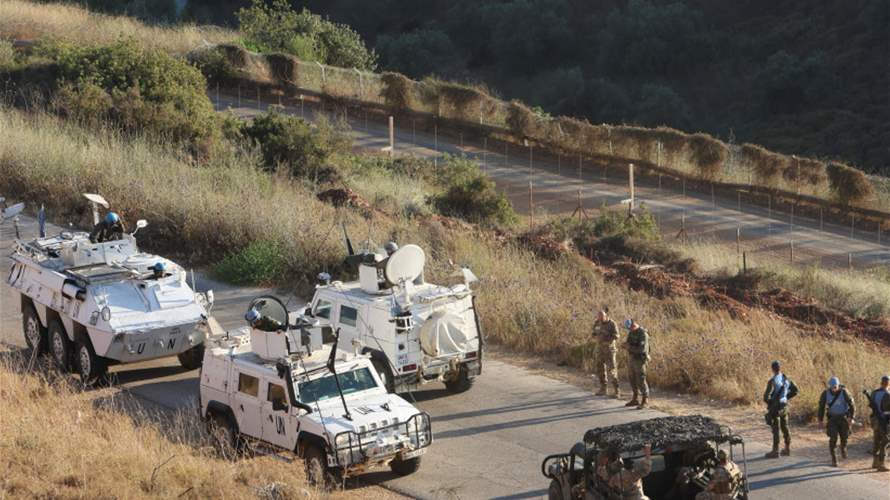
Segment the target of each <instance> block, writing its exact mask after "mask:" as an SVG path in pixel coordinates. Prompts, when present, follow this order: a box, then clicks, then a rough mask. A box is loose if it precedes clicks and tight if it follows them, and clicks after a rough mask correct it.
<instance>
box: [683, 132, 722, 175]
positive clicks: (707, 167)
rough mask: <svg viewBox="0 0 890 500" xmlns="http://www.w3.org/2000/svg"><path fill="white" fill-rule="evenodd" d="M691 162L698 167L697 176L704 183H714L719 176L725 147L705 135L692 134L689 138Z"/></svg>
mask: <svg viewBox="0 0 890 500" xmlns="http://www.w3.org/2000/svg"><path fill="white" fill-rule="evenodd" d="M689 148H690V149H691V150H692V161H694V162H695V165H696V167H698V172H699V176H700V177H701V179H703V180H706V181H714V180H716V179H717V176H718V175H719V174H720V169H721V167H723V162H724V161H726V156H727V154H728V150H727V149H726V145H724V144H723V143H722V142H720V141H718V140H716V139H714V138H713V137H711V136H709V135H707V134H700V133H699V134H693V135H692V136H691V137H690V138H689Z"/></svg>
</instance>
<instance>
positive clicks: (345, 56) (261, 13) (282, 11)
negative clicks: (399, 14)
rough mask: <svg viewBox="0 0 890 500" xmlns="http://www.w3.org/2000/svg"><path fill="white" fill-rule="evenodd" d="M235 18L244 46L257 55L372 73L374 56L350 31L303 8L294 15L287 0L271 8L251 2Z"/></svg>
mask: <svg viewBox="0 0 890 500" xmlns="http://www.w3.org/2000/svg"><path fill="white" fill-rule="evenodd" d="M237 17H238V24H239V29H240V30H241V32H242V33H244V44H245V46H247V47H248V48H250V49H252V50H255V51H257V52H285V53H288V54H293V55H295V56H297V57H299V58H300V59H303V60H306V61H317V62H320V63H324V64H331V65H333V66H341V67H344V68H359V69H364V70H373V69H374V68H375V67H376V66H377V54H375V53H374V51H373V50H368V48H367V47H366V46H365V43H364V42H363V41H362V39H361V36H360V35H359V34H358V33H357V32H355V31H354V30H353V29H352V28H350V27H349V26H347V25H345V24H337V23H334V22H331V21H328V20H326V19H323V18H322V17H321V16H318V15H315V14H313V13H311V12H309V10H308V9H305V8H304V9H303V10H302V11H300V12H296V11H295V10H293V8H291V5H290V3H289V2H288V1H287V0H272V2H271V3H270V4H266V2H264V1H263V0H252V2H251V5H250V7H246V8H242V9H240V10H239V11H238V13H237Z"/></svg>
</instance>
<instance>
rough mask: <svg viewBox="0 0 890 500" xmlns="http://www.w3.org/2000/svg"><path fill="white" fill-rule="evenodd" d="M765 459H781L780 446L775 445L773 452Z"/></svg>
mask: <svg viewBox="0 0 890 500" xmlns="http://www.w3.org/2000/svg"><path fill="white" fill-rule="evenodd" d="M763 458H779V445H773V451H771V452H769V453H767V454H766V455H764V456H763Z"/></svg>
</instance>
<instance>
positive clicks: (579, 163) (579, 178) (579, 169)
mask: <svg viewBox="0 0 890 500" xmlns="http://www.w3.org/2000/svg"><path fill="white" fill-rule="evenodd" d="M578 182H582V180H581V153H578Z"/></svg>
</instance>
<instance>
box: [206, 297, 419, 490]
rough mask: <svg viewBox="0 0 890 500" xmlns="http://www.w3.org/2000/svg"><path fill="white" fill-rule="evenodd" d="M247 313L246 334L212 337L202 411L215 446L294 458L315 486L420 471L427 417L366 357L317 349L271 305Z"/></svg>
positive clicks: (260, 301) (316, 342)
mask: <svg viewBox="0 0 890 500" xmlns="http://www.w3.org/2000/svg"><path fill="white" fill-rule="evenodd" d="M251 310H252V311H256V312H257V314H256V316H255V317H256V318H257V319H256V320H255V321H254V322H253V323H252V325H251V326H252V327H249V328H244V329H242V330H241V331H239V332H238V333H237V334H233V335H229V334H225V335H215V336H213V337H211V338H210V339H208V341H207V349H206V351H205V354H204V364H203V367H202V368H201V386H200V387H201V389H200V390H201V412H202V415H203V416H204V418H205V419H206V420H207V422H208V425H209V428H210V431H211V433H212V434H213V435H214V436H215V437H216V438H217V439H218V440H219V441H220V442H221V443H225V444H226V445H227V447H228V445H231V446H232V447H234V448H235V449H238V448H241V447H244V446H245V445H247V444H248V443H249V444H252V445H257V446H259V447H264V448H271V449H273V450H287V451H290V452H293V453H295V454H296V455H297V456H300V457H303V458H304V459H305V463H306V467H307V475H308V477H309V478H310V480H312V481H313V482H336V481H338V480H339V479H340V478H342V477H346V476H348V475H352V474H355V473H358V472H362V471H365V470H367V469H370V468H372V467H375V466H380V465H386V464H388V465H389V466H390V468H391V469H392V470H393V472H395V473H397V474H400V475H405V474H410V473H412V472H414V471H416V470H417V469H418V468H419V467H420V459H421V455H423V454H424V453H425V452H426V449H427V447H428V446H429V445H430V444H431V443H432V439H433V436H432V429H431V427H430V417H429V415H427V414H426V413H424V412H420V411H418V410H417V409H416V408H415V407H414V406H412V405H411V404H410V403H408V402H407V401H405V400H404V399H402V398H400V397H399V396H396V395H394V394H389V393H387V391H386V389H385V388H384V386H383V381H382V380H380V378H379V377H378V376H377V373H376V371H375V370H374V366H373V365H372V364H371V361H370V359H369V358H368V356H366V355H361V354H356V353H354V352H353V353H349V352H346V351H343V350H339V349H338V348H337V342H334V343H333V344H331V345H322V343H321V338H320V333H315V334H314V335H313V334H312V333H311V332H307V331H306V330H305V329H304V328H301V327H302V326H305V325H304V324H294V322H293V321H289V319H288V313H287V312H286V310H285V307H284V305H283V304H282V303H281V302H280V301H278V300H277V299H275V298H274V297H259V298H257V299H254V301H253V302H252V303H251V305H250V307H249V311H251ZM334 373H336V376H335V375H334Z"/></svg>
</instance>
